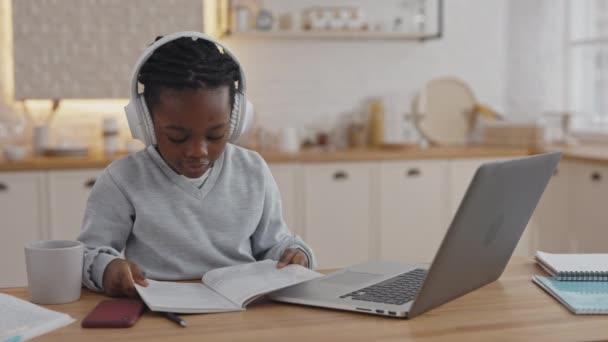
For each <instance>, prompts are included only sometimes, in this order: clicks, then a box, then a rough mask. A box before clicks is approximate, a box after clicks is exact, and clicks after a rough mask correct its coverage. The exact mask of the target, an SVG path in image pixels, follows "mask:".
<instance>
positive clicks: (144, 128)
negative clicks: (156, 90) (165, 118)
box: [125, 31, 253, 146]
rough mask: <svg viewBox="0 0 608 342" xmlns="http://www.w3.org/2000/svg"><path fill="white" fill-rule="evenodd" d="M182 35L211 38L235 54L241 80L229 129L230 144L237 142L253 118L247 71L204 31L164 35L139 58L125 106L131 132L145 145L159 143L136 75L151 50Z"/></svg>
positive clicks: (209, 39) (150, 53) (193, 37)
mask: <svg viewBox="0 0 608 342" xmlns="http://www.w3.org/2000/svg"><path fill="white" fill-rule="evenodd" d="M182 37H190V38H192V39H193V40H196V39H204V40H207V41H210V42H212V43H214V44H215V45H217V46H219V47H221V49H222V50H223V51H224V53H227V54H228V55H229V56H230V57H232V59H233V60H234V62H235V63H236V64H237V65H238V67H239V72H240V81H239V82H238V88H237V89H236V91H235V95H234V107H233V108H232V112H231V113H230V128H229V131H228V141H229V142H231V143H236V142H237V141H238V139H239V137H240V136H241V135H242V134H243V133H244V132H245V131H246V130H247V129H248V128H249V126H250V125H251V123H252V121H253V118H252V117H253V105H252V104H251V102H249V101H248V100H247V96H246V89H247V85H246V80H245V71H244V70H243V67H242V66H241V64H240V63H239V60H238V59H236V57H235V56H234V55H233V54H232V53H231V52H230V51H229V50H228V49H226V48H225V47H224V46H223V45H221V44H220V43H219V42H218V41H216V40H215V39H213V38H211V37H209V36H207V35H205V34H202V33H200V32H194V31H185V32H176V33H172V34H169V35H166V36H164V37H163V38H161V39H159V40H157V41H156V42H154V43H153V44H152V45H150V46H149V47H148V48H147V49H146V50H144V52H143V53H142V54H141V56H140V57H139V59H138V60H137V63H135V67H134V68H133V74H132V76H131V84H130V86H131V89H130V93H131V100H130V101H129V104H127V106H126V107H125V113H126V114H127V121H128V123H129V128H130V129H131V135H132V136H133V138H134V139H138V140H141V141H142V142H143V143H144V144H145V145H146V146H148V145H155V144H156V135H155V134H154V124H153V123H152V117H151V116H150V111H149V110H148V106H147V105H146V101H145V99H144V96H143V94H140V93H139V88H138V82H137V78H138V76H139V71H140V69H141V67H142V65H144V63H145V62H146V61H147V60H148V58H150V56H152V53H154V51H155V50H156V49H158V48H159V47H160V46H162V45H164V44H165V43H168V42H170V41H172V40H175V39H178V38H182Z"/></svg>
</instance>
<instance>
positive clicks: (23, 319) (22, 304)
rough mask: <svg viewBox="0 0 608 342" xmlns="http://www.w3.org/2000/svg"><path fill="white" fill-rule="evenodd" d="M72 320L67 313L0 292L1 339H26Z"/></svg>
mask: <svg viewBox="0 0 608 342" xmlns="http://www.w3.org/2000/svg"><path fill="white" fill-rule="evenodd" d="M72 322H74V319H73V318H72V317H70V316H69V315H67V314H64V313H61V312H57V311H52V310H49V309H45V308H43V307H42V306H38V305H36V304H32V303H30V302H28V301H25V300H22V299H19V298H17V297H13V296H10V295H7V294H4V293H0V341H26V340H29V339H31V338H34V337H36V336H40V335H42V334H45V333H47V332H50V331H52V330H55V329H58V328H61V327H63V326H66V325H68V324H70V323H72Z"/></svg>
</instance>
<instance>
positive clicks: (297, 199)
mask: <svg viewBox="0 0 608 342" xmlns="http://www.w3.org/2000/svg"><path fill="white" fill-rule="evenodd" d="M269 166H270V171H271V172H272V176H273V177H274V180H275V182H276V183H277V186H278V187H279V192H280V193H281V203H282V206H283V218H284V219H285V222H286V223H287V226H288V227H289V230H291V231H292V232H293V233H295V234H297V235H300V236H302V237H303V238H305V236H304V226H303V225H304V224H303V220H302V214H303V213H302V210H301V209H299V208H301V199H302V196H298V194H301V192H300V191H301V189H300V188H299V187H300V185H301V182H298V180H299V179H300V178H299V177H301V167H300V165H299V164H296V163H275V164H270V165H269Z"/></svg>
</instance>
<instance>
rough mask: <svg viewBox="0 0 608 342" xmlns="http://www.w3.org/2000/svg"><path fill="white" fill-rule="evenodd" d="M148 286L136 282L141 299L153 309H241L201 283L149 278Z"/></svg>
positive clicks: (198, 310)
mask: <svg viewBox="0 0 608 342" xmlns="http://www.w3.org/2000/svg"><path fill="white" fill-rule="evenodd" d="M148 283H149V285H148V286H147V287H143V286H140V285H138V284H135V288H136V289H137V292H138V293H139V295H140V297H141V299H142V300H143V301H144V302H145V303H146V305H148V307H149V308H150V310H152V311H164V312H175V313H207V312H224V311H235V310H241V307H240V306H239V305H236V304H235V303H232V302H231V301H229V300H228V299H226V298H224V297H223V296H222V295H220V294H218V293H217V292H215V291H214V290H212V289H211V288H209V287H208V286H206V285H203V284H201V283H177V282H170V281H156V280H151V279H148Z"/></svg>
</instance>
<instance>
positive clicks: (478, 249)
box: [271, 152, 561, 318]
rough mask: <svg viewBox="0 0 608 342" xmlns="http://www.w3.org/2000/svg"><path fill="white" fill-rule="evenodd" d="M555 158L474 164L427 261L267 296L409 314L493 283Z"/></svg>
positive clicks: (357, 272)
mask: <svg viewBox="0 0 608 342" xmlns="http://www.w3.org/2000/svg"><path fill="white" fill-rule="evenodd" d="M560 158H561V153H559V152H556V153H545V154H540V155H535V156H531V157H525V158H520V159H514V160H509V161H502V162H493V163H487V164H484V165H482V166H480V167H479V168H478V169H477V171H476V173H475V176H474V177H473V179H472V181H471V183H470V185H469V188H468V190H467V192H466V194H465V196H464V198H463V200H462V202H461V203H460V206H459V208H458V211H457V212H456V214H455V216H454V218H453V220H452V223H451V224H450V227H449V229H448V231H447V233H446V235H445V237H444V238H443V241H442V243H441V245H440V247H439V249H438V251H437V253H436V254H435V258H434V260H433V262H432V264H431V265H430V266H429V265H428V264H403V263H397V262H386V261H369V262H366V263H363V264H359V265H355V266H351V267H348V268H345V269H343V270H340V271H338V272H335V273H331V274H328V275H326V276H324V277H320V278H317V279H313V280H311V281H308V282H305V283H302V284H298V285H295V286H292V287H289V288H286V289H283V290H280V291H278V292H275V293H273V294H272V295H271V298H272V299H274V300H277V301H281V302H287V303H295V304H304V305H312V306H320V307H326V308H333V309H340V310H349V311H356V312H363V313H369V314H376V315H386V316H393V317H403V318H412V317H415V316H417V315H420V314H422V313H423V312H426V311H428V310H431V309H433V308H435V307H437V306H439V305H441V304H443V303H446V302H448V301H450V300H452V299H454V298H457V297H459V296H462V295H464V294H466V293H468V292H471V291H473V290H475V289H477V288H479V287H481V286H483V285H486V284H488V283H490V282H493V281H494V280H496V279H498V277H500V275H501V274H502V272H503V271H504V269H505V267H506V265H507V262H508V261H509V258H510V257H511V254H512V253H513V250H514V249H515V246H516V245H517V242H518V241H519V239H520V237H521V235H522V233H523V231H524V229H525V228H526V225H527V224H528V221H529V220H530V217H531V216H532V213H533V212H534V209H535V208H536V205H537V203H538V200H539V199H540V197H541V195H542V194H543V192H544V190H545V187H546V186H547V183H548V182H549V179H550V178H551V175H552V174H553V171H554V169H555V167H556V165H557V163H558V162H559V160H560ZM403 224H404V225H407V224H408V223H407V222H403ZM420 233H421V234H423V233H424V232H420Z"/></svg>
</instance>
